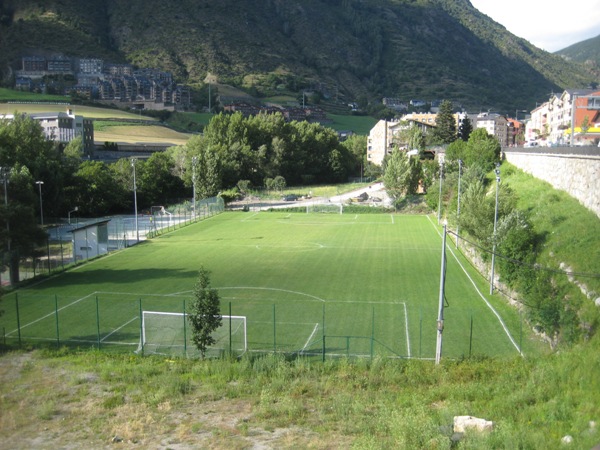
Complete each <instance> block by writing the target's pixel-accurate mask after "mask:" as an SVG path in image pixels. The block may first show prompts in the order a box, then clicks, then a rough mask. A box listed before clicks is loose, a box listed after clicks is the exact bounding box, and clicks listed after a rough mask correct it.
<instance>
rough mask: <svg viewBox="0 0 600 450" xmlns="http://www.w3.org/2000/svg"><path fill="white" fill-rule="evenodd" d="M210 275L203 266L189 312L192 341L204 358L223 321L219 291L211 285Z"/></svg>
mask: <svg viewBox="0 0 600 450" xmlns="http://www.w3.org/2000/svg"><path fill="white" fill-rule="evenodd" d="M209 275H210V272H209V271H208V270H206V269H205V268H204V267H202V266H201V267H200V270H199V271H198V280H197V281H196V285H195V286H194V300H193V301H192V304H191V306H190V308H189V311H188V314H187V317H188V320H189V321H190V324H191V325H192V342H193V343H194V345H195V346H196V348H197V349H198V350H199V351H200V355H201V356H202V359H204V357H205V356H206V349H207V348H208V347H209V346H210V345H213V344H214V343H215V339H214V338H213V337H212V333H213V331H215V330H216V329H217V328H219V327H220V326H221V322H222V317H221V313H220V311H221V301H220V298H219V293H218V292H217V290H216V289H213V288H211V287H210V277H209Z"/></svg>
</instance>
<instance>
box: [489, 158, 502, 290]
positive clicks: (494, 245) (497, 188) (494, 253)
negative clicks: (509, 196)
mask: <svg viewBox="0 0 600 450" xmlns="http://www.w3.org/2000/svg"><path fill="white" fill-rule="evenodd" d="M494 172H495V173H496V209H495V211H494V235H493V237H492V239H493V241H494V244H493V246H492V273H491V275H490V295H492V294H493V293H494V265H495V263H496V225H497V223H498V190H499V186H500V163H496V170H494Z"/></svg>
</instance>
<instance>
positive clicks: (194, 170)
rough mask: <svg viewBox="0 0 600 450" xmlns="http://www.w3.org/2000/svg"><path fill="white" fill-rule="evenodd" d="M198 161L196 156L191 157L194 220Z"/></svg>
mask: <svg viewBox="0 0 600 450" xmlns="http://www.w3.org/2000/svg"><path fill="white" fill-rule="evenodd" d="M197 163H198V157H197V156H193V157H192V189H193V191H194V192H193V197H194V199H193V201H192V203H193V207H194V220H196V164H197Z"/></svg>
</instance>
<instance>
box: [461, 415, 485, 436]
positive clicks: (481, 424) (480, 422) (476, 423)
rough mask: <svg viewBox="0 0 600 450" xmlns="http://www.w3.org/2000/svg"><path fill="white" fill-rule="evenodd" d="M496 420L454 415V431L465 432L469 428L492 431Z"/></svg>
mask: <svg viewBox="0 0 600 450" xmlns="http://www.w3.org/2000/svg"><path fill="white" fill-rule="evenodd" d="M493 429H494V422H491V421H489V420H485V419H479V418H477V417H473V416H454V432H455V433H464V432H466V431H467V430H475V431H479V432H482V431H492V430H493Z"/></svg>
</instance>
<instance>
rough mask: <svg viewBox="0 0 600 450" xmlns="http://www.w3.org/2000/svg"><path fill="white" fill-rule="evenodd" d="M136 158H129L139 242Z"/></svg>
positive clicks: (136, 233)
mask: <svg viewBox="0 0 600 450" xmlns="http://www.w3.org/2000/svg"><path fill="white" fill-rule="evenodd" d="M136 162H137V159H135V158H131V167H132V168H133V205H134V208H135V235H136V239H137V241H138V242H140V229H139V228H138V209H137V185H136V182H135V163H136Z"/></svg>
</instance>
